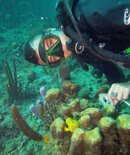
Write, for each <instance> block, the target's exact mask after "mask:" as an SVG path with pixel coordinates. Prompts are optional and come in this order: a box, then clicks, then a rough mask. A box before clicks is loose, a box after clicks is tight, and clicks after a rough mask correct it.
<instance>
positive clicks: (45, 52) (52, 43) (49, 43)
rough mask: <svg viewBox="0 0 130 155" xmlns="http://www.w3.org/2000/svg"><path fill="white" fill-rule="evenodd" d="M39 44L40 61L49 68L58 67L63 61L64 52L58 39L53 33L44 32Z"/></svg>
mask: <svg viewBox="0 0 130 155" xmlns="http://www.w3.org/2000/svg"><path fill="white" fill-rule="evenodd" d="M42 36H43V37H42V39H41V41H40V44H39V54H40V56H41V59H42V60H43V61H44V62H45V63H46V64H47V65H51V66H56V65H59V64H60V63H61V62H62V60H63V59H64V52H63V49H62V43H61V40H60V37H59V36H57V35H55V34H53V31H52V32H51V31H49V30H48V31H44V32H43V35H42Z"/></svg>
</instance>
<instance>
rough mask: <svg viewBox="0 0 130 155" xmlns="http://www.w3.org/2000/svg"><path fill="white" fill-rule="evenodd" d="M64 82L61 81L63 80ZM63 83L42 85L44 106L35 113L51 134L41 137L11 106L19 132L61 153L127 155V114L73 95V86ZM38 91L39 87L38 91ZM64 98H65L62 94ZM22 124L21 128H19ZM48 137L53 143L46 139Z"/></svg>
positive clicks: (129, 136) (129, 142)
mask: <svg viewBox="0 0 130 155" xmlns="http://www.w3.org/2000/svg"><path fill="white" fill-rule="evenodd" d="M64 82H65V83H64ZM64 82H63V89H59V88H51V89H50V90H48V91H47V92H46V90H45V88H44V87H43V88H42V94H41V95H42V96H43V98H44V108H43V107H42V106H41V107H40V106H39V109H38V110H39V111H38V112H39V115H40V118H41V119H42V120H43V122H44V124H45V126H46V127H47V129H49V127H50V131H51V135H44V136H43V137H42V136H41V135H40V134H38V133H37V132H35V131H34V130H33V129H31V128H30V127H29V126H28V125H27V123H26V122H25V120H24V119H23V118H22V116H21V115H20V113H19V112H18V110H17V108H16V107H15V106H13V108H12V114H13V118H14V120H15V121H16V123H17V124H18V126H19V127H20V128H21V130H22V131H23V133H24V134H25V135H26V136H28V137H29V138H30V139H33V140H37V141H41V140H43V139H44V141H45V143H47V144H50V145H51V144H53V145H54V148H55V150H57V154H61V155H95V154H96V155H101V154H102V155H115V154H118V155H122V154H123V155H127V154H128V153H129V152H130V148H129V146H130V115H129V114H119V113H118V112H117V109H116V108H115V106H113V105H111V104H106V105H105V106H104V108H102V109H100V108H98V106H99V107H100V104H99V105H98V103H95V107H92V106H91V104H92V105H93V103H92V102H91V101H89V100H87V99H84V98H76V97H74V96H75V95H74V94H76V93H77V89H76V85H75V84H74V83H72V82H71V81H67V84H66V81H64ZM40 93H41V90H40ZM66 93H68V95H67V98H69V99H67V100H65V94H66ZM23 126H25V128H23ZM50 136H52V137H53V138H51V139H53V140H52V141H53V143H52V142H51V143H50V141H49V138H50Z"/></svg>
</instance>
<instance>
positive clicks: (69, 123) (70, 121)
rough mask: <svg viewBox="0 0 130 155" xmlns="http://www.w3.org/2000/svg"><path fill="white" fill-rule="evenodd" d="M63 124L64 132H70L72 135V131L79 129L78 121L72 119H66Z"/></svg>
mask: <svg viewBox="0 0 130 155" xmlns="http://www.w3.org/2000/svg"><path fill="white" fill-rule="evenodd" d="M65 122H66V125H67V127H64V131H70V132H72V133H73V132H74V130H75V129H76V128H78V127H79V123H78V121H77V120H74V119H72V118H71V117H68V118H66V120H65Z"/></svg>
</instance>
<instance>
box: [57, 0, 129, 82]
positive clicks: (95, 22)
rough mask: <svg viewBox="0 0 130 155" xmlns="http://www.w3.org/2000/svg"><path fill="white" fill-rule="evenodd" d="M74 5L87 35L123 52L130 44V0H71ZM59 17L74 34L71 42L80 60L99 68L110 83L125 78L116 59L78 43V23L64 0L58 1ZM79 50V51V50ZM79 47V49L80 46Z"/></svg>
mask: <svg viewBox="0 0 130 155" xmlns="http://www.w3.org/2000/svg"><path fill="white" fill-rule="evenodd" d="M69 1H70V2H69V3H70V8H71V10H72V12H73V15H74V17H75V19H76V22H77V25H78V27H79V29H80V31H81V33H82V35H83V37H84V38H85V39H87V40H89V41H90V42H91V44H94V45H95V46H98V47H100V46H102V47H101V48H103V49H106V50H110V51H112V52H115V53H119V52H121V51H122V50H124V49H126V48H128V47H130V0H114V1H113V0H100V2H99V1H97V0H69ZM56 10H57V19H58V21H59V24H60V25H61V26H62V28H63V31H64V32H65V34H66V35H68V36H69V37H70V38H72V41H71V42H69V43H68V44H67V46H68V49H69V50H71V51H72V52H73V54H74V55H75V56H76V58H77V59H78V60H79V62H80V63H81V64H82V66H84V64H85V63H88V64H91V65H93V66H94V67H97V68H99V69H100V70H101V71H102V72H103V73H104V74H105V75H106V77H107V79H108V81H109V83H114V82H123V81H125V78H124V75H123V73H122V71H121V69H120V68H119V67H118V66H117V65H116V64H115V63H113V62H111V61H109V59H108V61H107V60H106V59H105V60H104V59H102V58H101V57H100V56H97V55H96V53H95V54H92V53H91V52H89V51H88V50H87V49H86V48H85V49H84V50H83V52H81V53H80V50H82V47H81V46H80V44H79V45H76V44H77V40H76V39H75V38H76V37H75V36H76V35H73V33H71V30H74V31H75V28H74V25H73V23H72V21H71V19H70V16H69V14H68V13H67V10H66V8H65V5H64V3H63V1H59V3H58V5H57V9H56ZM75 48H77V50H79V53H77V51H76V50H75ZM78 48H79V49H78Z"/></svg>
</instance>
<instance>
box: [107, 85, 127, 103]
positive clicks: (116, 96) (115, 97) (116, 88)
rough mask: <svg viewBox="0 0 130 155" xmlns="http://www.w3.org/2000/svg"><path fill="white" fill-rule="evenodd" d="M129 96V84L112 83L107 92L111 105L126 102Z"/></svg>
mask: <svg viewBox="0 0 130 155" xmlns="http://www.w3.org/2000/svg"><path fill="white" fill-rule="evenodd" d="M129 95H130V83H128V82H126V83H114V84H112V86H111V88H110V89H109V91H108V96H109V98H110V100H111V103H113V104H114V105H116V104H117V103H118V102H119V101H121V100H127V99H128V98H129Z"/></svg>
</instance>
